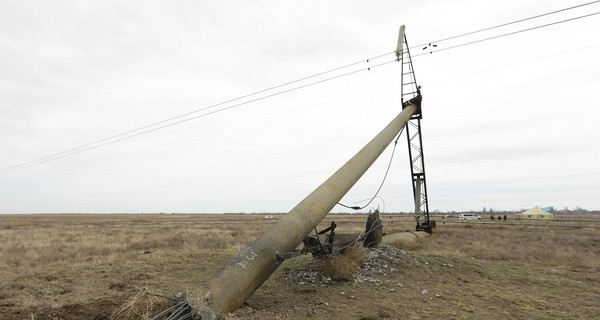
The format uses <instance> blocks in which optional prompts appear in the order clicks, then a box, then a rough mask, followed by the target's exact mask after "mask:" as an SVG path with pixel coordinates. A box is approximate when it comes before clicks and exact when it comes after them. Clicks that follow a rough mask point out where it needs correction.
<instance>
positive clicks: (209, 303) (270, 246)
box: [188, 96, 420, 320]
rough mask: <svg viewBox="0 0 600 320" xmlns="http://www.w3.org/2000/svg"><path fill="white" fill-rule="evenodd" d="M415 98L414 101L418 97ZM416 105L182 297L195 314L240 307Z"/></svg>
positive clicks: (215, 315)
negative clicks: (195, 292) (198, 292)
mask: <svg viewBox="0 0 600 320" xmlns="http://www.w3.org/2000/svg"><path fill="white" fill-rule="evenodd" d="M418 98H419V99H418V100H417V101H418V102H419V103H420V96H419V97H418ZM416 110H417V106H416V105H415V104H410V103H408V104H406V105H405V106H404V108H403V110H402V112H401V113H400V114H398V116H396V118H394V120H392V121H391V122H390V123H389V124H388V125H387V126H386V127H385V128H384V129H383V130H382V131H381V132H380V133H379V134H378V135H377V136H375V138H373V140H371V141H370V142H369V143H368V144H367V145H365V146H364V147H363V148H362V149H361V150H360V151H359V152H358V153H357V154H356V155H355V156H354V157H352V158H351V159H350V160H348V162H346V164H344V165H343V166H342V167H341V168H340V169H339V170H338V171H337V172H336V173H334V174H333V175H332V176H331V177H330V178H329V179H327V180H326V181H325V182H324V183H323V184H321V185H320V186H319V187H317V188H316V189H315V190H314V191H313V192H312V193H311V194H309V195H308V196H307V197H306V198H304V200H302V201H301V202H300V203H298V205H296V207H294V208H293V209H292V210H291V211H290V212H289V213H288V214H287V215H285V216H284V217H283V218H282V219H281V220H279V221H278V222H277V223H276V224H274V225H273V226H271V227H270V228H269V229H268V230H266V231H265V232H264V233H263V234H262V235H261V236H260V237H259V238H258V239H256V240H255V241H254V242H253V243H251V244H250V245H248V246H247V247H246V248H245V249H243V250H242V252H240V253H239V254H238V255H237V256H236V257H235V258H233V259H232V260H231V261H229V262H228V263H227V264H226V265H225V266H223V267H222V268H221V269H220V270H219V271H217V272H216V273H215V274H214V275H213V276H212V277H211V278H210V279H209V280H208V282H207V283H206V286H205V287H204V290H205V291H203V293H202V294H203V296H202V297H188V301H189V303H190V304H191V307H192V309H193V310H194V312H195V315H196V316H200V317H201V318H202V319H203V320H205V319H215V318H218V316H219V315H220V314H226V313H228V312H232V311H234V310H236V309H238V308H239V307H240V306H242V304H243V303H244V302H245V301H246V300H247V299H248V298H249V297H250V296H251V295H252V294H253V293H254V291H256V289H258V288H259V287H260V286H261V285H262V284H263V283H264V282H265V281H266V280H267V279H268V278H269V276H270V275H271V274H272V273H273V272H275V270H276V269H277V268H278V267H279V266H280V265H281V264H282V263H283V262H282V261H278V260H277V259H276V255H277V254H278V253H284V252H290V251H292V250H294V249H295V248H296V247H297V246H298V245H299V244H300V243H302V240H304V238H305V237H306V236H307V235H309V234H310V232H311V231H312V230H313V229H314V228H315V227H316V226H317V225H318V224H319V222H321V220H323V218H324V217H325V216H326V215H327V214H328V213H329V212H330V211H331V209H332V208H333V207H334V206H335V205H336V204H337V203H338V202H339V201H340V200H341V199H342V197H343V196H344V195H345V194H346V193H347V192H348V191H349V190H350V188H351V187H352V186H353V185H354V184H355V183H356V182H357V181H358V179H360V177H361V176H362V175H363V174H364V173H365V172H366V171H367V169H369V167H370V166H371V165H372V164H373V162H375V160H377V158H378V157H379V156H380V155H381V153H382V152H383V151H384V150H385V149H386V147H387V146H388V145H389V144H390V143H391V141H392V140H393V139H394V138H395V137H396V135H398V133H399V132H400V130H401V129H402V128H403V127H404V126H405V125H406V122H407V121H408V120H409V119H410V117H411V116H412V115H413V114H414V113H415V111H416Z"/></svg>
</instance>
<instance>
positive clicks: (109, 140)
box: [0, 52, 397, 175]
mask: <svg viewBox="0 0 600 320" xmlns="http://www.w3.org/2000/svg"><path fill="white" fill-rule="evenodd" d="M392 53H394V52H390V53H387V54H384V55H380V56H377V57H375V58H381V57H383V56H386V55H390V54H392ZM375 58H370V59H367V60H363V61H370V60H373V59H375ZM395 62H397V59H396V58H394V60H389V61H386V62H382V63H379V64H374V65H371V66H369V67H363V68H361V69H358V70H353V71H350V72H346V73H343V74H339V75H336V76H333V77H329V78H325V79H321V80H318V81H315V82H311V83H308V84H304V85H300V86H296V87H293V88H290V89H285V90H282V91H278V92H275V93H272V94H268V95H265V96H261V97H258V98H255V99H251V100H246V101H244V102H240V103H237V104H234V105H231V106H227V107H223V108H220V109H216V110H213V111H210V112H206V113H202V114H200V115H196V116H193V117H189V118H185V119H182V120H178V121H175V122H170V123H167V124H164V125H161V126H158V127H157V126H156V125H157V124H163V123H166V122H169V120H174V119H178V118H182V117H184V116H183V115H181V116H177V117H173V118H171V119H169V120H163V121H160V122H157V123H154V124H152V125H147V126H144V127H141V128H138V129H135V130H130V131H128V132H126V133H122V134H118V135H115V136H112V137H111V138H106V139H102V140H98V141H96V142H94V143H89V144H86V145H84V146H80V147H77V148H73V149H69V150H66V151H63V152H59V153H55V154H53V155H49V156H46V157H42V158H38V159H36V160H32V161H29V162H25V163H21V164H19V165H14V166H12V167H7V168H4V169H0V175H1V174H5V173H9V172H13V171H17V170H21V169H25V168H28V167H32V166H36V165H39V164H43V163H46V162H50V161H54V160H58V159H61V158H65V157H68V156H71V155H74V154H78V153H81V152H84V151H88V150H92V149H96V148H99V147H103V146H106V145H109V144H113V143H117V142H120V141H124V140H128V139H131V138H134V137H137V136H140V135H143V134H146V133H150V132H153V131H157V130H160V129H164V128H167V127H171V126H174V125H178V124H181V123H184V122H188V121H191V120H194V119H198V118H202V117H205V116H208V115H211V114H215V113H218V112H222V111H225V110H229V109H233V108H238V107H241V106H243V105H246V104H250V103H253V102H257V101H260V100H264V99H267V98H271V97H274V96H278V95H281V94H284V93H288V92H291V91H295V90H299V89H303V88H306V87H310V86H314V85H317V84H320V83H323V82H327V81H331V80H334V79H338V78H342V77H346V76H349V75H352V74H355V73H359V72H363V71H370V70H371V69H375V68H378V67H381V66H384V65H387V64H391V63H395ZM353 65H356V63H355V64H353ZM349 66H350V65H349ZM332 70H340V68H337V69H332ZM326 73H328V72H322V73H320V74H321V75H322V74H326ZM308 78H309V77H307V79H308ZM300 81H301V80H296V81H292V82H288V84H290V83H297V82H300ZM286 85H287V84H286ZM284 86H285V85H279V86H276V87H273V88H280V87H284ZM268 90H271V89H265V90H261V91H260V92H266V91H268ZM248 96H251V95H247V96H246V97H248ZM240 99H242V98H236V99H232V100H230V101H235V100H240ZM223 104H225V103H220V104H218V105H223ZM214 106H216V105H213V106H211V107H214ZM207 109H208V108H203V109H202V110H207ZM202 110H198V111H202ZM190 114H191V113H188V114H186V115H190ZM142 129H147V130H143V131H142ZM116 138H118V139H116Z"/></svg>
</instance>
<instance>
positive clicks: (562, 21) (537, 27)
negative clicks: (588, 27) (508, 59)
mask: <svg viewBox="0 0 600 320" xmlns="http://www.w3.org/2000/svg"><path fill="white" fill-rule="evenodd" d="M597 14H600V11H599V12H594V13H590V14H586V15H583V16H578V17H574V18H569V19H564V20H560V21H556V22H551V23H547V24H543V25H539V26H535V27H531V28H526V29H521V30H517V31H513V32H508V33H504V34H500V35H496V36H493V37H488V38H483V39H479V40H474V41H470V42H465V43H462V44H457V45H454V46H450V47H446V48H441V49H437V50H432V51H429V52H424V53H420V54H416V55H413V56H412V57H413V58H414V57H418V56H424V55H428V54H432V53H434V52H440V51H446V50H451V49H456V48H460V47H465V46H468V45H472V44H476V43H480V42H484V41H489V40H494V39H498V38H503V37H507V36H512V35H515V34H519V33H523V32H527V31H532V30H537V29H541V28H546V27H550V26H554V25H557V24H561V23H565V22H570V21H574V20H579V19H583V18H588V17H591V16H594V15H597Z"/></svg>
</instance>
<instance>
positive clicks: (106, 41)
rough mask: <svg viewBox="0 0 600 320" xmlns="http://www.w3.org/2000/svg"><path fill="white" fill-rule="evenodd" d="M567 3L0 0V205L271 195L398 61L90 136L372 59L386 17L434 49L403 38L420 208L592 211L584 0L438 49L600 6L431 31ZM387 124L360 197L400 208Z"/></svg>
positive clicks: (317, 177) (399, 168) (380, 105)
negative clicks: (417, 114) (409, 63)
mask: <svg viewBox="0 0 600 320" xmlns="http://www.w3.org/2000/svg"><path fill="white" fill-rule="evenodd" d="M585 2H586V1H585V0H579V1H575V0H569V1H565V0H563V1H541V0H537V1H533V0H509V1H494V2H490V1H475V0H465V1H444V2H442V1H376V2H367V1H211V2H209V1H29V0H23V1H0V170H2V171H0V173H2V174H0V213H46V212H51V213H56V212H74V213H75V212H84V213H86V212H90V213H91V212H107V213H109V212H132V213H135V212H167V213H170V212H287V211H289V210H290V209H291V208H293V207H294V206H295V205H296V204H297V203H298V202H299V201H301V200H302V199H303V198H304V197H305V196H306V195H308V194H309V193H310V192H311V191H312V190H313V189H314V188H316V187H317V186H318V185H319V184H321V183H322V182H323V181H324V180H325V179H327V178H328V177H329V176H330V175H331V174H332V173H333V172H335V171H336V170H337V169H338V168H339V167H340V166H341V165H343V164H344V163H345V162H346V161H347V160H348V159H349V158H350V157H351V156H353V155H354V154H355V153H356V152H357V151H358V150H359V149H360V148H362V146H363V145H364V144H365V143H367V142H368V141H369V140H370V139H371V138H372V137H373V136H375V135H376V134H377V133H378V132H379V131H380V130H381V129H382V128H383V127H384V126H385V125H386V124H387V123H388V122H389V121H390V120H391V119H392V118H393V117H394V116H395V115H396V114H397V113H399V112H400V111H401V101H400V65H399V64H398V63H391V64H387V65H384V66H381V67H376V68H372V69H371V70H370V71H362V72H357V73H354V74H351V75H348V76H344V77H340V78H337V79H335V80H331V81H326V82H322V83H320V84H318V85H313V86H308V87H305V88H302V89H298V90H293V91H290V92H286V93H283V94H280V95H276V96H273V97H269V98H266V99H262V100H259V101H256V102H252V103H246V104H243V105H239V106H237V107H235V108H231V109H228V110H224V111H222V112H218V113H214V114H210V115H206V116H202V117H199V118H197V119H193V120H189V121H185V122H183V123H181V124H177V125H172V126H169V127H167V128H164V129H160V130H155V131H153V132H150V133H146V134H142V135H139V136H136V137H133V138H131V139H127V140H125V141H120V142H115V143H111V144H108V145H104V146H99V145H100V144H102V143H104V142H112V141H114V140H116V139H109V138H111V137H113V136H115V135H119V134H122V133H124V132H128V131H131V130H135V129H138V128H141V127H144V126H147V125H151V124H154V123H157V122H161V121H163V120H167V119H170V118H173V117H176V116H179V115H183V114H186V113H190V112H194V111H197V110H200V109H202V108H206V107H210V106H213V105H215V104H219V103H221V102H225V101H228V100H231V99H234V98H238V97H241V96H244V95H247V94H251V93H254V92H257V91H261V90H264V89H268V88H270V87H273V86H277V85H280V84H284V83H287V82H290V81H295V80H298V79H301V78H304V77H307V76H310V75H314V74H318V73H321V72H323V71H327V70H331V69H334V68H337V67H341V66H345V65H349V64H352V63H355V62H360V61H363V62H361V63H358V64H355V65H353V66H351V67H348V68H345V69H342V70H339V71H336V72H332V73H328V74H326V75H322V76H319V77H315V78H311V79H309V80H305V81H301V82H297V83H294V84H292V85H290V86H285V87H281V88H278V89H276V90H273V91H267V92H264V93H261V94H259V95H255V96H251V97H248V98H243V99H240V100H236V101H235V102H229V103H225V104H222V105H219V106H217V107H214V108H211V109H207V110H204V111H197V112H195V113H192V114H190V115H189V116H186V117H181V118H178V119H176V120H171V121H167V122H164V123H162V124H163V125H165V124H171V123H173V122H174V121H177V120H185V119H189V118H190V117H192V116H199V115H202V114H205V113H206V112H208V111H216V110H219V109H220V108H228V107H233V106H236V105H237V104H240V103H244V102H247V101H249V100H252V99H256V98H260V97H264V96H267V95H271V94H274V93H278V92H282V91H286V90H289V89H292V88H295V87H298V86H304V85H307V84H310V83H312V82H315V81H320V80H324V79H326V78H329V77H335V76H339V75H342V74H345V73H350V72H352V71H357V70H362V69H365V68H367V67H372V66H375V65H376V64H378V63H384V62H388V61H391V60H393V59H394V56H393V55H385V56H383V57H381V58H379V59H370V58H373V57H376V56H380V55H383V54H386V53H391V52H393V51H394V50H395V48H396V40H397V34H398V28H399V26H400V25H402V24H404V25H406V34H407V37H408V41H409V44H410V45H415V46H416V45H421V44H423V43H429V42H432V44H436V45H437V47H436V48H434V49H436V50H438V49H442V51H439V52H433V53H432V54H424V55H422V54H423V53H427V52H430V51H431V49H432V48H433V47H430V48H427V49H425V50H423V46H419V47H413V48H412V49H411V54H412V55H413V56H414V58H413V63H414V67H415V71H416V76H417V81H418V82H419V84H420V85H422V93H423V121H422V128H423V144H424V151H425V161H426V164H425V165H426V172H427V184H428V188H429V205H430V210H432V211H433V210H441V211H446V210H455V211H468V210H481V209H482V208H483V207H486V208H493V209H498V210H518V209H522V208H531V207H533V206H536V205H539V206H554V207H556V208H560V209H562V208H564V207H566V206H568V207H569V208H574V207H576V206H580V207H584V208H588V209H600V196H599V191H600V169H599V167H598V164H599V163H600V148H599V144H600V125H598V116H599V115H600V99H599V98H598V91H599V89H600V61H599V59H598V57H600V40H598V36H597V30H600V15H594V16H591V17H587V18H582V19H578V20H574V21H570V22H566V23H562V24H558V25H555V26H550V27H545V28H540V29H536V30H532V31H527V32H522V33H518V34H514V35H511V36H506V37H501V38H497V39H494V40H489V41H483V42H479V43H475V44H471V45H465V46H462V47H457V48H453V49H450V47H453V46H456V45H460V44H465V43H469V42H472V41H475V40H479V39H484V38H489V37H493V36H496V35H501V34H505V33H509V32H514V31H518V30H523V29H527V28H532V27H535V26H540V25H544V24H548V23H552V22H555V21H560V20H565V19H570V18H574V17H578V16H582V15H587V14H591V13H596V12H600V4H593V5H588V6H584V7H581V8H578V9H574V10H569V11H565V12H561V13H558V14H553V15H549V16H546V17H542V18H539V19H532V20H529V21H526V22H523V23H519V24H514V25H510V26H506V27H503V28H497V29H493V30H489V31H486V32H482V33H477V34H473V35H470V36H466V37H461V38H456V39H453V40H448V41H440V42H435V41H437V40H440V39H444V38H447V37H451V36H455V35H459V34H463V33H466V32H470V31H475V30H478V29H482V28H486V27H490V26H495V25H499V24H503V23H507V22H511V21H514V20H519V19H522V18H527V17H531V16H535V15H538V14H542V13H546V12H550V11H554V10H559V9H563V8H567V7H571V6H575V5H578V4H581V3H585ZM443 49H447V50H443ZM366 59H370V60H369V62H368V63H367V62H364V60H366ZM156 127H157V126H154V127H149V128H148V129H154V128H156ZM121 137H124V136H121ZM104 139H108V140H105V141H102V140H104ZM405 139H406V138H405V137H402V139H401V140H400V141H399V143H398V147H397V149H396V153H395V156H394V159H393V163H392V167H391V169H390V173H389V176H388V178H387V181H386V183H385V185H384V187H383V189H382V191H381V193H380V194H379V196H378V198H376V199H375V201H374V202H373V203H372V205H371V206H370V207H377V206H379V207H380V209H384V208H383V206H385V211H386V212H395V211H400V210H402V211H409V210H412V208H414V205H413V201H412V199H411V197H412V191H411V181H410V173H409V159H408V152H407V145H406V140H405ZM98 141H102V142H101V143H98ZM88 144H89V146H90V147H95V148H93V149H91V150H88V151H84V152H80V153H77V154H74V155H70V156H66V157H63V158H60V159H57V160H53V161H48V162H44V163H41V164H37V165H33V166H30V167H26V168H23V169H21V170H3V169H7V168H11V167H13V166H19V165H22V164H27V163H29V162H30V161H35V160H39V159H45V157H47V156H50V155H54V154H58V153H61V152H64V151H67V150H71V149H74V148H78V147H82V146H86V145H88ZM78 150H81V149H77V150H76V151H78ZM391 151H392V149H391V148H388V149H387V150H386V151H385V152H384V153H383V155H382V156H381V158H380V159H379V160H378V161H377V162H376V163H375V164H374V166H373V167H372V168H371V169H370V170H369V171H368V172H367V173H366V174H365V176H364V177H363V178H362V179H361V180H360V181H359V182H358V183H357V184H356V186H355V187H354V188H353V189H352V190H351V191H350V192H349V193H348V194H347V195H346V197H345V198H344V199H343V201H342V202H343V203H345V204H348V205H354V203H355V202H358V201H360V200H363V199H366V198H370V197H372V196H373V194H374V192H375V191H376V190H377V188H378V186H379V184H380V183H381V180H382V178H383V175H384V173H385V168H386V166H387V163H388V161H389V160H390V157H391ZM60 155H66V154H60ZM60 155H59V156H60ZM367 209H368V208H366V209H365V210H363V212H364V211H367ZM345 211H347V209H344V208H342V207H339V206H337V207H335V208H334V212H345Z"/></svg>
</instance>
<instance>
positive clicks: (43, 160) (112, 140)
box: [0, 0, 600, 174]
mask: <svg viewBox="0 0 600 320" xmlns="http://www.w3.org/2000/svg"><path fill="white" fill-rule="evenodd" d="M597 2H600V0H598V1H592V2H588V3H584V4H581V5H577V6H572V7H568V8H564V9H560V10H556V11H552V12H548V13H544V14H540V15H536V16H532V17H529V18H525V19H520V20H515V21H512V22H508V23H504V24H501V25H497V26H493V27H488V28H484V29H480V30H476V31H472V32H468V33H463V34H460V35H457V36H453V37H448V38H444V39H440V40H437V41H430V42H427V43H434V42H438V43H439V42H442V41H446V40H450V39H456V38H459V37H463V36H466V35H471V34H475V33H480V32H484V31H488V30H491V29H495V28H499V27H502V26H507V25H510V24H515V23H518V22H523V21H527V20H531V19H535V18H539V17H542V16H547V15H551V14H555V13H558V12H563V11H567V10H571V9H575V8H579V7H582V6H586V5H590V4H594V3H597ZM597 14H600V12H595V13H591V14H587V15H583V16H578V17H575V18H570V19H565V20H561V21H557V22H553V23H548V24H544V25H540V26H535V27H531V28H526V29H522V30H518V31H514V32H509V33H505V34H501V35H497V36H493V37H488V38H484V39H479V40H475V41H470V42H466V43H463V44H458V45H454V46H450V47H447V48H440V49H437V50H432V51H430V52H425V53H421V54H416V55H413V56H412V57H413V58H414V57H418V56H423V55H428V54H432V53H434V52H439V51H446V50H450V49H455V48H459V47H464V46H468V45H472V44H476V43H480V42H484V41H488V40H493V39H497V38H501V37H506V36H510V35H514V34H518V33H523V32H527V31H532V30H536V29H540V28H544V27H548V26H553V25H556V24H560V23H565V22H569V21H573V20H577V19H582V18H586V17H590V16H593V15H597ZM427 43H425V44H427ZM422 45H424V44H421V45H417V46H415V47H420V46H422ZM393 53H395V51H392V52H388V53H384V54H381V55H378V56H375V57H372V58H368V59H363V60H360V61H357V62H354V63H350V64H347V65H344V66H341V67H337V68H333V69H330V70H327V71H323V72H320V73H316V74H313V75H310V76H306V77H303V78H300V79H297V80H293V81H290V82H287V83H284V84H280V85H276V86H272V87H270V88H267V89H263V90H260V91H256V92H254V93H251V94H247V95H243V96H240V97H237V98H234V99H230V100H227V101H224V102H220V103H217V104H214V105H211V106H208V107H204V108H200V109H197V110H194V111H191V112H188V113H185V114H181V115H178V116H174V117H171V118H168V119H165V120H162V121H158V122H155V123H152V124H149V125H145V126H142V127H139V128H136V129H133V130H129V131H126V132H123V133H120V134H117V135H113V136H111V137H108V138H104V139H100V140H97V141H94V142H92V143H88V144H85V145H82V146H79V147H76V148H71V149H68V150H65V151H62V152H58V153H54V154H51V155H47V156H44V157H41V158H38V159H35V160H31V161H28V162H24V163H21V164H17V165H14V166H11V167H6V168H3V169H0V174H5V173H8V172H12V171H17V170H20V169H24V168H28V167H31V166H35V165H38V164H42V163H46V162H49V161H53V160H57V159H61V158H64V157H67V156H70V155H74V154H77V153H80V152H84V151H87V150H91V149H95V148H98V147H101V146H105V145H108V144H112V143H116V142H119V141H123V140H127V139H130V138H133V137H136V136H139V135H142V134H145V133H149V132H153V131H156V130H160V129H163V128H166V127H170V126H173V125H176V124H180V123H183V122H187V121H190V120H193V119H197V118H200V117H204V116H207V115H210V114H214V113H217V112H221V111H224V110H228V109H232V108H235V107H239V106H241V105H245V104H248V103H251V102H255V101H259V100H262V99H266V98H269V97H273V96H276V95H279V94H283V93H286V92H290V91H293V90H298V89H301V88H304V87H308V86H311V85H314V84H318V83H321V82H325V81H329V80H332V79H337V78H340V77H342V76H346V75H350V74H353V73H357V72H360V71H364V70H370V69H371V68H375V67H379V66H381V65H385V64H388V63H391V62H394V61H396V60H394V61H390V62H386V63H383V64H379V65H375V66H372V67H368V68H366V69H361V70H358V71H353V72H349V73H346V74H343V75H341V76H336V77H332V78H328V79H325V80H321V81H317V82H314V83H311V84H308V85H303V86H299V87H296V88H292V89H288V90H284V91H281V92H278V93H274V94H270V95H267V96H264V97H260V98H256V99H252V100H250V101H246V102H242V103H239V104H236V105H233V106H229V107H226V108H221V109H218V110H216V111H213V112H208V113H205V114H201V115H199V116H194V117H191V118H186V119H184V120H180V121H177V122H173V123H170V124H167V125H163V126H159V127H157V128H153V129H149V128H152V127H155V126H157V125H160V124H164V123H167V122H170V121H173V120H176V119H181V118H183V117H186V116H189V115H192V114H195V113H198V112H201V111H206V110H209V109H212V108H216V107H218V106H222V105H225V104H228V103H231V102H235V101H238V100H241V99H245V98H249V97H252V96H255V95H258V94H261V93H265V92H268V91H271V90H275V89H278V88H282V87H285V86H289V85H291V84H294V83H298V82H301V81H305V80H308V79H311V78H314V77H318V76H322V75H325V74H327V73H331V72H335V71H339V70H342V69H345V68H349V67H351V66H355V65H358V64H361V63H365V62H366V63H369V62H370V61H371V60H374V59H378V58H382V57H384V56H387V55H389V54H393ZM144 129H149V130H145V131H142V130H144ZM140 131H141V132H140ZM136 132H137V133H136ZM134 133H135V134H134ZM124 136H125V137H124ZM120 137H124V138H120ZM116 138H120V139H116ZM115 139H116V140H115Z"/></svg>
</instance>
